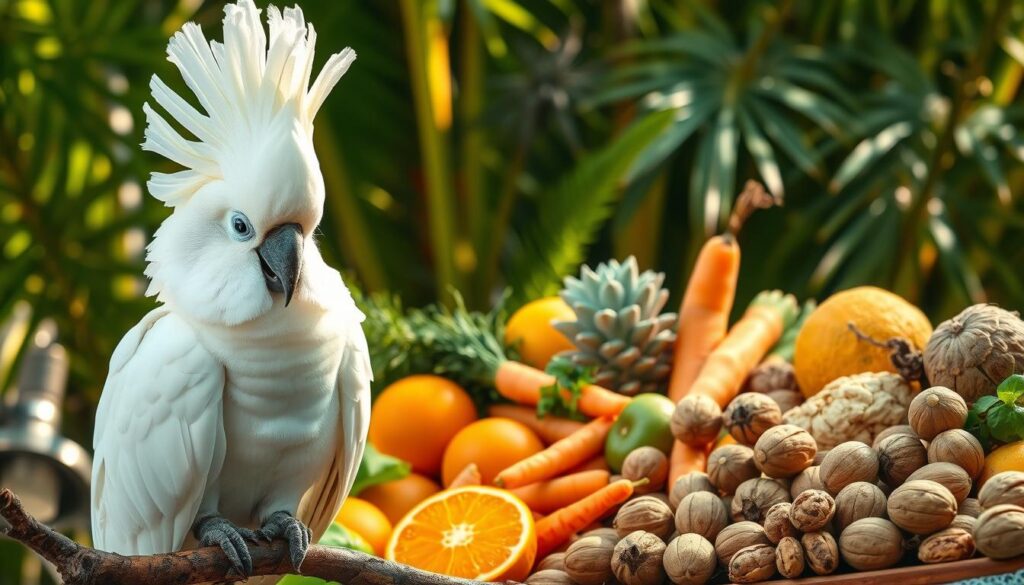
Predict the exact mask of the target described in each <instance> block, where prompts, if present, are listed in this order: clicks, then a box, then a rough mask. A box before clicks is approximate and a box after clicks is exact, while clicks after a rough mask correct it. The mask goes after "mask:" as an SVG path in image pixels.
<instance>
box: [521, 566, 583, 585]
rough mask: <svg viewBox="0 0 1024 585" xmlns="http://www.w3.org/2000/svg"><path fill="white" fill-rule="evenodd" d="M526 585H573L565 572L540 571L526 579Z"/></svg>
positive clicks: (555, 570)
mask: <svg viewBox="0 0 1024 585" xmlns="http://www.w3.org/2000/svg"><path fill="white" fill-rule="evenodd" d="M526 584H527V585H574V584H573V580H572V578H571V577H569V575H568V574H566V572H565V571H559V570H558V569H541V570H538V571H537V572H536V573H534V574H532V575H530V576H529V577H527V578H526Z"/></svg>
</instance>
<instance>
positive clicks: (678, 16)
mask: <svg viewBox="0 0 1024 585" xmlns="http://www.w3.org/2000/svg"><path fill="white" fill-rule="evenodd" d="M257 4H260V5H261V6H262V5H265V4H266V3H265V2H262V1H258V2H257ZM301 4H302V8H303V9H304V11H305V13H306V17H307V19H308V20H310V21H312V22H313V23H314V24H315V26H316V28H317V31H318V33H319V47H318V48H319V55H318V64H317V65H316V67H317V68H319V65H320V64H322V63H323V62H324V61H325V60H326V58H327V57H328V55H329V54H330V52H336V51H338V50H340V49H341V48H343V47H345V46H351V47H353V48H354V49H355V50H356V52H357V53H358V55H359V58H358V60H357V61H356V63H355V65H354V66H353V67H352V69H351V70H350V72H349V73H348V74H347V75H346V76H345V78H344V79H343V80H342V82H341V83H340V84H339V86H338V88H337V89H336V90H335V92H334V93H333V95H332V96H331V97H330V98H329V99H328V100H327V103H326V104H325V106H324V109H323V110H322V111H321V113H320V115H319V117H318V120H317V124H316V135H315V145H316V149H317V152H318V154H319V157H320V162H321V165H322V167H323V174H324V179H325V182H326V190H327V202H326V213H325V216H324V221H323V223H322V224H321V226H320V231H321V234H320V237H319V242H320V245H321V248H322V250H323V253H324V256H325V257H326V258H327V261H328V262H329V263H330V264H332V265H334V266H336V267H339V268H341V269H343V270H344V271H345V273H346V274H347V275H348V278H347V280H348V282H349V283H350V284H351V285H352V286H353V287H356V288H358V289H359V290H362V291H366V292H387V293H391V294H393V295H394V296H395V297H396V298H400V299H401V302H402V304H403V305H405V306H421V305H424V304H428V303H431V302H436V301H441V302H447V301H449V300H450V299H451V293H450V291H452V290H458V291H460V292H461V294H462V296H463V297H464V298H465V299H466V302H467V304H468V305H469V307H470V308H477V309H487V308H489V307H490V306H491V305H492V304H493V303H494V302H495V301H496V299H497V298H499V297H500V295H501V293H502V291H504V290H505V289H506V288H507V289H509V290H510V291H511V297H510V299H509V301H508V303H509V308H514V307H515V306H516V305H518V304H520V303H522V302H523V301H525V300H528V299H531V298H535V297H537V296H540V295H543V294H551V293H554V292H557V290H558V288H559V286H560V280H561V278H562V277H563V276H565V275H567V274H573V273H576V272H577V271H578V268H579V264H580V263H581V262H591V263H596V262H599V261H603V260H606V259H608V258H611V257H616V258H624V257H626V256H628V255H634V256H636V257H637V259H638V260H639V264H640V267H641V269H645V268H653V269H656V270H659V271H663V272H665V273H666V275H667V280H666V283H667V286H669V288H670V289H671V290H672V292H673V294H674V295H675V299H674V300H673V301H672V302H673V303H675V302H677V301H678V299H679V297H681V293H682V287H683V283H684V282H685V278H686V276H687V275H688V273H689V267H690V264H691V262H692V259H693V258H694V256H695V254H696V252H697V250H698V248H699V246H700V244H701V243H702V242H703V241H704V239H705V238H706V237H707V236H709V235H711V234H714V233H717V232H720V231H721V230H723V229H724V228H725V226H726V222H727V218H728V216H729V214H730V212H731V210H732V204H733V202H734V199H735V196H736V194H737V193H738V192H739V191H740V190H741V189H742V187H743V184H744V182H745V181H746V180H748V179H756V180H759V181H761V182H762V183H764V185H765V186H766V187H767V189H768V190H769V191H770V192H772V193H773V194H775V195H777V196H781V197H784V199H785V206H784V207H783V208H781V209H772V210H768V211H763V212H758V214H757V215H756V216H755V217H754V218H753V219H751V221H750V222H748V225H747V227H746V228H745V229H744V231H743V232H742V234H741V235H740V239H741V242H742V246H743V250H744V255H745V257H744V259H743V270H742V275H741V279H740V292H739V298H738V299H737V303H736V306H737V307H738V308H740V309H741V308H742V307H744V306H745V305H746V302H747V301H748V300H749V299H750V298H751V297H752V296H753V295H754V294H755V293H756V292H758V291H760V290H762V289H765V288H782V289H785V290H787V291H790V292H793V293H796V294H797V295H798V296H800V297H818V298H822V297H824V296H827V295H828V294H829V293H830V292H831V291H835V290H839V289H843V288H848V287H850V286H853V285H858V284H876V285H879V286H883V287H886V288H890V289H892V290H895V291H896V292H898V293H899V294H901V295H903V296H905V297H907V298H908V299H910V300H911V301H913V302H915V303H917V304H918V305H920V306H921V307H922V308H923V309H924V310H925V312H926V313H928V315H929V316H930V317H931V318H932V320H933V322H938V321H939V320H941V319H944V318H947V317H949V316H950V315H952V314H954V313H956V312H958V311H959V310H960V309H961V308H962V307H963V306H965V305H967V304H970V303H972V302H979V301H983V300H988V301H992V302H997V303H1000V304H1002V305H1004V306H1007V307H1009V308H1014V309H1020V308H1021V307H1024V271H1022V270H1021V269H1020V266H1022V265H1024V245H1022V243H1021V242H1022V239H1024V203H1022V202H1021V198H1020V193H1021V192H1022V190H1024V134H1022V121H1024V102H1022V100H1021V94H1022V92H1021V83H1022V75H1024V2H1021V1H1012V0H985V1H982V2H978V1H975V0H891V1H873V0H865V1H857V0H821V1H818V2H794V1H792V0H782V1H763V0H730V1H728V2H721V1H715V0H615V1H612V0H609V1H607V2H588V1H585V0H433V1H430V0H427V1H417V0H397V1H396V0H392V1H386V2H357V1H355V0H340V1H334V2H313V1H306V2H302V3H301ZM222 6H223V2H205V3H204V2H201V1H198V0H180V1H177V2H175V1H170V0H89V1H85V0H0V389H2V390H3V391H4V393H5V400H6V402H7V403H8V405H9V408H8V409H7V416H6V418H5V419H4V421H3V424H2V425H0V431H2V429H3V428H4V426H6V428H7V429H8V430H7V431H4V432H8V435H10V433H12V432H13V431H10V428H12V427H13V426H15V425H16V423H17V420H15V419H17V416H16V415H17V412H16V411H17V409H16V408H14V407H13V406H11V405H14V404H15V401H18V403H19V404H21V403H25V402H26V398H25V397H26V396H36V397H37V398H38V396H43V397H46V396H49V397H50V398H48V400H50V402H52V403H53V404H54V405H56V411H57V414H58V415H59V414H60V412H61V411H62V412H63V415H64V416H63V422H62V426H61V427H60V431H59V433H62V434H63V435H64V436H66V437H68V438H70V439H71V440H73V441H75V442H77V443H79V444H81V445H84V446H88V445H89V444H90V442H91V434H92V429H91V425H92V419H93V412H94V409H95V404H96V401H97V399H98V397H99V393H100V390H101V389H102V384H103V380H104V378H105V375H106V368H107V362H108V360H109V356H110V353H111V351H112V350H113V348H114V346H115V345H116V343H117V342H118V340H119V339H120V337H121V336H122V335H123V334H124V333H125V331H127V330H128V329H129V328H130V327H131V326H132V325H133V324H134V323H135V322H136V321H137V320H138V319H139V318H140V317H141V316H142V315H143V314H144V313H145V312H146V311H148V310H150V309H151V308H152V307H153V306H154V302H153V300H152V299H150V298H147V297H144V296H143V294H142V293H143V291H144V290H145V282H144V280H143V279H142V278H141V274H142V269H143V259H144V247H145V245H146V243H147V242H148V239H149V237H150V236H151V234H152V233H153V230H154V229H155V227H156V226H157V225H159V223H160V221H161V220H162V218H163V217H165V216H166V214H167V213H168V210H167V209H166V208H163V207H162V206H161V205H160V203H159V202H158V201H156V200H155V199H152V198H151V197H149V196H148V195H147V193H146V189H145V181H146V178H147V175H148V173H149V172H150V171H153V170H164V171H169V170H172V168H171V167H170V163H167V161H164V160H162V159H160V158H159V157H157V156H155V155H152V154H148V153H147V154H144V153H143V152H142V151H141V149H140V148H139V146H138V145H139V143H140V142H141V140H142V130H143V126H144V118H143V115H142V104H143V102H144V101H146V99H147V97H148V93H149V89H148V84H149V79H150V77H151V76H152V75H153V74H154V73H157V74H159V75H160V76H161V78H162V79H164V80H165V81H167V82H168V83H169V84H170V85H171V87H173V88H175V89H176V90H179V92H180V93H181V94H182V95H190V94H189V93H188V91H187V90H186V89H184V84H183V83H182V82H181V79H180V77H179V76H178V74H177V72H176V71H175V70H174V68H173V66H172V65H171V64H170V63H168V62H167V61H166V60H165V52H164V51H165V47H166V42H167V38H168V36H169V35H171V34H172V33H173V32H174V31H176V30H177V29H178V28H179V27H180V26H181V25H182V24H183V23H184V22H185V21H187V20H195V21H197V22H199V23H201V24H202V25H203V27H204V29H205V31H206V33H207V36H208V37H210V38H218V39H219V38H220V36H221V34H220V24H219V21H220V19H221V16H222ZM55 340H56V341H59V343H60V344H61V346H62V347H63V348H64V349H54V348H55V347H57V346H53V345H52V343H53V342H54V341H55ZM65 350H66V351H65ZM32 360H35V361H34V362H33V361H32ZM22 363H35V364H36V366H33V367H34V368H35V369H33V368H28V367H27V366H26V368H19V364H22ZM40 364H41V365H40ZM23 370H24V372H23ZM19 372H22V374H21V380H22V382H21V383H20V384H19V382H18V380H19ZM65 375H66V376H67V383H66V384H65V383H64V378H65ZM33 376H35V377H33ZM65 386H66V392H65ZM19 387H20V392H18V389H19ZM33 388H35V389H36V390H32V389H33ZM33 392H36V394H33ZM19 395H20V398H19ZM61 397H62V398H63V405H62V407H61ZM36 402H39V400H37V401H36ZM42 402H45V400H42ZM12 413H14V414H12ZM50 422H51V423H53V421H52V420H51V421H50ZM58 422H60V421H58ZM51 426H52V427H54V429H56V428H57V426H56V423H54V424H51ZM8 435H4V434H2V432H0V451H3V450H4V449H10V448H11V447H10V445H11V444H12V443H11V441H14V439H10V437H9V436H8ZM5 437H7V438H5ZM5 441H7V442H5ZM58 447H59V446H57V447H54V446H53V445H51V446H50V447H49V448H52V449H58ZM69 449H70V448H69ZM58 450H59V449H58ZM56 452H57V451H54V453H56ZM69 453H70V452H68V453H65V454H64V455H69ZM62 456H63V455H62ZM85 456H86V457H87V455H85ZM65 463H66V462H65ZM10 467H12V466H11V465H9V464H8V465H7V468H10ZM65 467H66V469H65V471H64V472H66V471H67V470H68V469H70V470H72V472H71V473H70V475H68V477H63V478H61V481H63V482H65V483H68V482H70V483H69V484H68V485H73V484H74V477H73V476H74V472H73V469H74V465H73V464H71V465H67V464H66V465H65ZM64 472H62V473H64ZM0 473H4V474H5V475H4V477H3V478H0V483H3V484H4V485H10V484H11V481H13V480H11V479H10V477H13V476H12V475H11V473H12V472H10V471H7V472H2V471H0ZM29 485H31V484H29ZM75 529H76V524H75V523H74V522H69V524H68V530H75ZM79 529H80V527H79ZM23 565H24V566H23ZM22 573H24V575H22ZM39 579H41V580H42V581H43V582H48V581H47V580H48V577H46V575H45V570H42V572H41V573H40V568H39V567H38V566H35V565H33V564H32V561H31V560H26V561H25V562H24V563H22V560H21V557H20V553H19V552H18V551H17V549H14V548H13V547H11V546H10V545H2V546H0V583H18V582H19V580H22V581H23V582H25V583H33V582H36V580H39Z"/></svg>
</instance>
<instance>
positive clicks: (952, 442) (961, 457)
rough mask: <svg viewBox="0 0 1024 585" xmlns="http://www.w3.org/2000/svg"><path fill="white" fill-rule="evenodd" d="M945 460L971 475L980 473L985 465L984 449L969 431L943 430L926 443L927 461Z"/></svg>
mask: <svg viewBox="0 0 1024 585" xmlns="http://www.w3.org/2000/svg"><path fill="white" fill-rule="evenodd" d="M940 461H945V462H948V463H954V464H956V465H959V466H960V467H962V468H963V469H964V471H966V472H967V475H969V476H971V479H974V478H976V477H978V475H979V474H981V468H982V467H983V466H984V465H985V450H984V449H983V448H982V447H981V442H979V441H978V439H976V438H975V437H974V435H972V434H971V433H969V432H967V431H965V430H963V429H951V430H948V431H943V432H941V433H939V434H938V435H936V436H935V438H934V439H932V442H931V443H929V444H928V462H929V463H937V462H940Z"/></svg>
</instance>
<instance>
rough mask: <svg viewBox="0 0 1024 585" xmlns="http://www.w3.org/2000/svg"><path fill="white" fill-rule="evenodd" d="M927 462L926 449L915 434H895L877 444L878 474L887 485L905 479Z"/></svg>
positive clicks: (901, 481) (895, 485)
mask: <svg viewBox="0 0 1024 585" xmlns="http://www.w3.org/2000/svg"><path fill="white" fill-rule="evenodd" d="M926 463H928V451H927V450H926V449H925V448H924V445H922V444H921V440H920V439H918V438H917V435H904V434H895V435H892V436H890V437H887V438H885V439H884V440H882V442H881V443H879V444H878V476H879V477H880V478H881V479H882V481H884V482H885V483H886V484H888V485H889V487H893V488H895V487H897V486H899V485H901V484H902V483H903V482H905V481H907V478H908V477H910V474H911V473H914V472H915V471H917V470H918V469H920V468H922V467H924V465H925V464H926Z"/></svg>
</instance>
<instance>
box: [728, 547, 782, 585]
mask: <svg viewBox="0 0 1024 585" xmlns="http://www.w3.org/2000/svg"><path fill="white" fill-rule="evenodd" d="M774 575H775V548H774V547H772V546H771V545H767V544H755V545H753V546H748V547H745V548H741V549H740V550H738V551H736V554H734V555H733V556H732V560H730V561H729V580H730V581H732V582H733V583H757V582H758V581H766V580H768V579H771V578H772V576H774Z"/></svg>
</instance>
